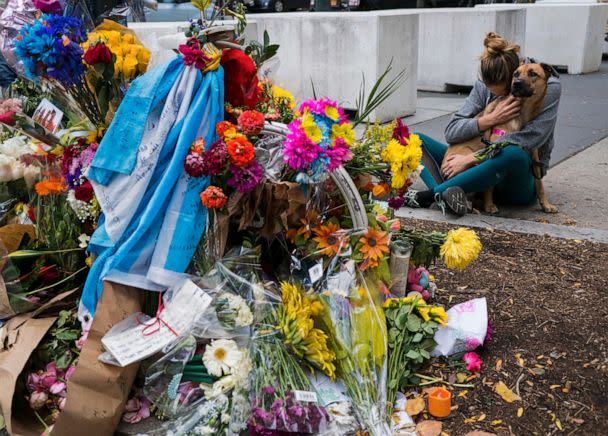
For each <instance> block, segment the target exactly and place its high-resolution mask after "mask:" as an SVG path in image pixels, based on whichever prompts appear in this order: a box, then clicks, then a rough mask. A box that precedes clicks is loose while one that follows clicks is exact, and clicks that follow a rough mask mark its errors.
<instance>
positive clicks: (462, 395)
mask: <svg viewBox="0 0 608 436" xmlns="http://www.w3.org/2000/svg"><path fill="white" fill-rule="evenodd" d="M468 393H469V391H460V392H458V397H459V398H466V397H467V394H468Z"/></svg>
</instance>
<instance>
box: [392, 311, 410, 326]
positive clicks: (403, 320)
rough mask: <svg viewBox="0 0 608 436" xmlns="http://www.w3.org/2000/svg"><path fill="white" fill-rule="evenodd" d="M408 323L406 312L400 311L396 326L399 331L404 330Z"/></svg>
mask: <svg viewBox="0 0 608 436" xmlns="http://www.w3.org/2000/svg"><path fill="white" fill-rule="evenodd" d="M407 322H408V315H407V313H406V312H403V311H399V314H398V315H397V317H396V318H395V325H396V326H397V328H398V329H399V330H403V328H404V327H405V325H406V323H407Z"/></svg>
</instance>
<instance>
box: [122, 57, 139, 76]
mask: <svg viewBox="0 0 608 436" xmlns="http://www.w3.org/2000/svg"><path fill="white" fill-rule="evenodd" d="M136 71H137V58H136V57H134V56H131V55H129V56H125V58H124V59H123V61H122V76H123V77H124V78H125V79H126V80H130V79H131V78H133V76H134V75H135V72H136Z"/></svg>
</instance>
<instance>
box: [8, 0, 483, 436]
mask: <svg viewBox="0 0 608 436" xmlns="http://www.w3.org/2000/svg"><path fill="white" fill-rule="evenodd" d="M35 5H36V7H37V8H38V9H39V10H40V12H37V13H36V16H35V17H34V16H32V17H31V20H29V21H28V22H27V23H26V24H25V25H23V26H21V27H20V29H21V30H20V33H19V35H20V36H19V38H18V39H17V41H16V42H15V53H16V55H17V56H18V58H19V59H20V61H21V62H22V64H23V68H24V74H25V76H26V77H22V78H20V79H19V81H17V82H15V83H13V84H12V85H11V87H10V90H6V93H3V94H2V95H3V96H4V95H8V96H9V98H6V99H3V100H1V101H0V122H2V125H1V130H0V225H1V227H0V260H1V262H0V272H1V280H0V327H2V328H3V331H2V338H3V340H4V339H6V340H5V342H4V343H5V344H6V347H5V348H4V349H3V350H0V361H1V362H11V364H10V365H7V368H4V367H3V368H2V369H3V370H4V369H6V370H7V371H8V372H7V374H9V375H10V377H9V376H7V377H3V378H0V389H2V391H3V392H14V394H13V398H12V399H11V401H2V402H0V403H1V404H0V408H1V409H2V415H3V416H4V417H5V420H6V426H7V430H8V432H9V433H10V434H12V433H14V432H15V430H16V429H18V428H19V429H22V428H24V429H27V432H28V434H30V433H32V434H34V433H36V434H40V433H43V432H44V434H47V435H53V434H67V433H69V432H70V431H73V429H75V428H77V429H78V431H85V430H82V429H87V430H86V431H90V432H95V433H104V434H106V433H107V434H110V433H113V432H116V431H120V432H126V433H131V432H137V433H146V434H147V433H149V434H151V435H152V434H159V435H160V434H162V435H164V434H180V435H231V436H233V435H240V434H250V435H264V436H266V435H285V434H288V433H292V434H325V435H329V434H331V435H334V434H336V435H342V434H344V435H347V434H369V435H371V436H384V435H390V434H393V433H394V431H395V429H394V424H395V420H394V419H393V417H392V414H393V413H394V412H396V411H400V409H399V407H400V406H398V403H399V401H400V400H399V398H400V397H401V395H402V394H403V393H408V392H410V391H412V390H417V389H421V387H422V386H426V385H430V384H438V383H441V384H444V385H447V386H448V388H450V389H451V388H453V387H456V386H462V384H459V383H452V382H450V381H449V380H446V379H444V378H443V376H441V377H436V376H434V373H433V365H435V364H436V362H438V360H435V359H440V358H439V357H438V356H440V355H444V356H445V355H446V354H452V356H453V357H450V359H452V360H451V362H452V363H451V364H453V365H454V366H457V367H458V368H461V370H462V371H463V372H466V374H465V375H466V376H467V377H472V376H474V374H476V373H478V372H479V371H483V370H484V368H483V366H482V362H483V358H482V356H483V354H482V351H481V350H480V347H482V346H486V345H487V339H486V335H490V334H491V325H489V324H488V323H487V322H486V321H487V320H484V322H480V323H479V325H480V327H479V329H477V330H476V331H474V332H471V333H467V334H460V333H459V332H458V331H457V327H458V321H459V320H458V317H459V316H461V315H462V316H467V315H466V314H468V313H471V312H473V311H474V309H475V308H477V307H478V306H479V309H480V310H481V309H482V308H485V314H486V318H487V307H486V306H485V300H484V301H483V302H482V301H479V302H476V303H474V302H466V303H462V304H465V306H462V308H461V307H460V306H456V307H454V308H452V309H450V310H448V311H446V308H444V307H443V306H441V305H439V304H438V303H437V300H435V298H436V295H441V292H443V290H442V289H441V288H440V286H439V285H440V283H439V282H438V281H437V280H436V278H435V276H434V273H435V270H434V268H435V266H436V265H435V264H436V262H438V263H440V264H441V265H443V264H445V266H446V267H447V268H449V269H452V270H454V271H456V272H455V274H457V273H458V271H461V270H463V269H464V268H466V267H468V266H469V265H470V264H471V263H473V262H474V261H475V259H476V258H477V257H478V255H479V253H480V251H481V248H482V247H481V242H480V240H479V238H478V237H477V235H476V234H475V232H474V231H472V230H469V229H464V228H459V229H455V230H449V231H447V232H438V231H423V230H419V229H416V228H411V227H408V226H405V225H403V223H402V222H401V221H399V219H397V218H396V217H395V213H394V209H398V208H399V207H400V206H401V205H402V204H403V202H404V199H405V195H406V193H407V190H408V188H409V186H410V185H411V184H412V183H413V182H414V180H415V178H416V177H417V175H418V174H419V171H420V166H421V156H422V142H421V138H420V137H419V136H418V135H416V134H414V133H411V132H410V131H409V129H408V127H407V126H406V125H405V124H403V122H402V121H401V120H399V119H397V120H394V121H393V122H390V123H387V124H385V125H381V124H379V123H369V124H368V125H367V126H365V128H364V129H362V130H361V131H359V130H357V132H356V131H355V126H361V123H362V122H363V118H365V116H364V115H365V114H368V115H369V113H371V112H372V111H373V108H374V104H368V105H367V106H365V107H360V108H358V109H357V111H356V114H355V115H352V116H348V115H347V113H349V114H350V113H351V112H348V111H346V110H345V109H344V108H343V107H341V106H340V105H339V104H338V103H337V102H335V101H333V100H331V99H330V98H328V97H322V98H317V97H315V98H314V99H307V100H304V101H303V102H301V103H300V104H298V103H297V102H296V98H295V97H294V95H293V94H291V93H290V92H289V91H288V90H287V89H286V88H282V87H279V86H278V85H277V84H276V83H275V82H274V81H273V79H272V72H271V70H272V68H271V65H270V64H271V63H269V62H268V61H269V60H271V59H273V58H274V57H275V56H276V53H277V50H278V49H279V47H278V45H276V44H271V42H270V36H269V35H268V34H267V33H265V36H264V41H262V42H257V41H252V42H249V43H247V44H246V45H243V46H241V45H238V44H241V43H243V41H244V33H243V32H244V29H245V25H246V17H245V14H244V9H243V7H242V5H226V4H224V5H215V4H214V2H211V1H207V0H196V1H194V2H193V5H194V6H195V7H196V8H197V9H198V10H200V11H201V18H200V19H196V20H192V21H191V22H190V25H189V26H188V27H187V30H186V33H185V40H184V41H185V42H184V43H183V44H181V45H179V47H176V50H175V55H174V56H173V57H172V58H171V59H169V60H168V61H166V62H164V63H163V62H160V61H158V59H157V58H155V55H156V53H155V52H150V51H149V50H148V49H146V47H144V45H143V44H142V43H141V42H140V41H139V39H138V38H137V37H136V36H135V33H134V32H133V31H131V30H130V29H128V28H125V27H123V26H122V25H120V24H118V23H116V22H113V21H111V20H110V19H108V18H105V19H101V18H102V17H101V16H95V17H93V16H92V17H91V18H92V20H88V19H87V18H86V17H87V16H88V15H87V14H89V15H91V13H92V12H91V11H90V10H88V9H87V11H86V12H87V13H86V14H85V13H83V14H80V13H79V14H78V16H79V18H76V17H74V16H70V14H72V13H75V9H74V8H72V7H71V4H70V5H67V6H65V11H63V8H64V5H63V3H62V2H54V1H38V0H37V1H36V2H35ZM229 7H230V8H232V9H229ZM82 8H88V7H87V6H86V5H83V6H82ZM225 16H232V17H233V18H235V21H234V23H236V24H234V25H233V26H232V27H231V26H229V25H227V24H226V23H227V21H224V20H219V18H220V17H222V18H223V17H225ZM81 20H83V21H81ZM216 21H217V23H216ZM93 22H95V23H98V25H97V27H94V25H93ZM220 22H221V23H223V24H222V25H221V26H220V25H216V24H218V23H220ZM83 23H84V24H83ZM152 64H154V65H155V68H154V69H152V70H151V71H148V66H149V65H152ZM380 85H381V84H378V86H380ZM376 88H378V87H376ZM389 90H390V88H389ZM372 100H373V99H372ZM377 101H382V99H379V100H377ZM372 103H373V102H372ZM37 111H38V114H40V112H41V111H45V117H48V116H50V115H48V114H50V113H52V112H53V111H54V112H55V113H58V112H61V114H62V116H60V117H58V121H57V123H58V125H57V126H56V127H57V129H55V130H53V132H51V131H50V130H49V129H42V128H41V126H42V124H40V123H38V121H41V120H42V121H43V120H44V119H45V118H44V117H43V119H41V118H40V117H39V116H36V115H35V113H36V112H37ZM361 114H363V115H361ZM35 119H37V120H38V121H34V120H35ZM475 305H478V306H475ZM461 309H462V310H461ZM463 314H465V315H463ZM4 329H5V330H4ZM5 332H6V334H5ZM442 335H444V336H445V335H448V336H449V335H452V336H454V337H455V338H456V339H454V341H453V342H454V343H456V344H457V346H458V347H459V349H458V351H454V352H451V351H450V350H448V351H449V352H446V351H445V350H444V348H445V347H444V345H445V341H444V338H442ZM450 337H451V336H450ZM478 353H479V354H478ZM454 356H455V358H454ZM442 358H443V357H442ZM442 358H441V359H442ZM2 359H5V360H2ZM456 360H457V361H458V362H456V363H454V362H455V361H456ZM408 401H409V400H408ZM119 421H120V424H119V427H118V428H117V423H118V422H119ZM150 422H153V427H154V429H153V430H145V428H147V427H146V426H149V423H150ZM142 429H143V430H142Z"/></svg>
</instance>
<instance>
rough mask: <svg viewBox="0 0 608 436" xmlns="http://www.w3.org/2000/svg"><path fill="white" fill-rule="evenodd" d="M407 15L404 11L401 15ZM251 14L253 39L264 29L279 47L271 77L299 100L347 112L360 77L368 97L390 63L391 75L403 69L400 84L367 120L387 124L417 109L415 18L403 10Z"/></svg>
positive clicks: (354, 97)
mask: <svg viewBox="0 0 608 436" xmlns="http://www.w3.org/2000/svg"><path fill="white" fill-rule="evenodd" d="M405 11H407V10H405ZM389 12H390V13H387V11H382V12H362V13H353V12H332V13H314V14H310V13H305V12H304V13H290V14H254V15H251V16H250V18H251V19H254V20H255V21H256V22H257V24H258V25H257V31H258V40H259V41H261V40H262V36H263V33H264V30H267V31H268V33H269V34H270V39H271V42H273V43H277V44H280V45H281V48H280V49H279V56H278V57H279V60H280V64H279V65H278V68H276V71H275V72H274V74H273V75H272V77H273V78H274V79H275V81H276V83H277V84H278V85H281V86H284V87H285V88H286V89H289V90H290V91H291V92H293V93H294V95H295V97H296V99H297V100H298V101H303V100H305V99H307V98H310V97H312V95H313V93H312V87H311V80H312V82H313V83H314V86H315V90H316V92H317V96H319V97H321V96H327V97H330V98H332V99H334V100H336V101H338V102H339V103H340V104H341V105H343V106H344V107H345V108H347V109H354V108H355V99H356V97H357V95H358V93H359V87H360V84H361V81H362V74H363V75H365V82H366V89H367V92H369V90H370V89H371V86H372V85H373V83H374V82H375V81H376V79H377V78H378V77H379V76H380V75H381V74H382V73H383V72H384V70H385V69H386V67H387V65H388V64H389V62H390V61H391V59H392V60H393V70H392V71H393V73H392V75H394V74H395V73H396V72H398V71H401V70H402V69H405V70H406V75H407V78H406V80H405V83H404V84H403V85H402V86H401V87H400V88H399V89H398V90H397V92H395V93H394V94H393V95H392V96H391V98H389V99H388V100H386V101H385V102H384V104H383V105H381V106H380V108H379V109H378V110H376V111H375V113H373V114H371V117H370V118H371V119H378V120H380V121H387V120H390V119H393V118H395V117H397V116H405V115H410V114H413V113H414V111H415V110H416V77H417V75H418V74H417V66H418V16H417V15H416V14H410V13H407V12H403V10H395V11H389Z"/></svg>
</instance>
